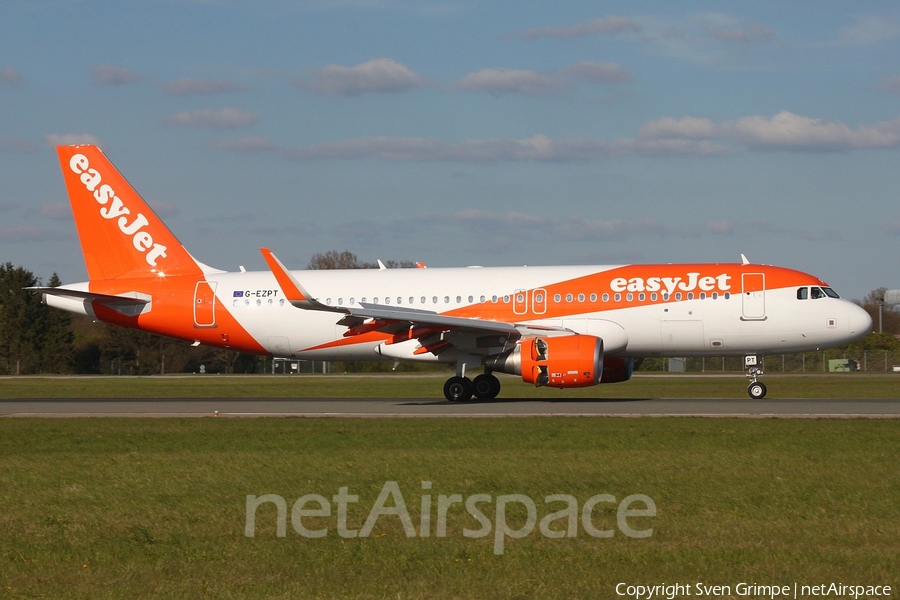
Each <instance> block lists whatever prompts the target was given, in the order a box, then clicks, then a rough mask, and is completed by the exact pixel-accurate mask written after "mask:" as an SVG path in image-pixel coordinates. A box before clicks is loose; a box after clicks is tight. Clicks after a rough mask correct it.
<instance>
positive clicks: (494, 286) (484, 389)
mask: <svg viewBox="0 0 900 600" xmlns="http://www.w3.org/2000/svg"><path fill="white" fill-rule="evenodd" d="M57 151H58V153H59V159H60V164H61V167H62V172H63V178H64V179H65V182H66V188H67V190H68V193H69V200H70V202H71V203H72V212H73V214H74V216H75V225H76V227H77V229H78V236H79V238H80V240H81V248H82V251H83V253H84V260H85V263H86V266H87V273H88V278H89V279H90V281H87V282H84V283H77V284H72V285H66V286H62V287H56V288H46V287H42V288H33V289H36V290H38V291H40V292H42V293H43V299H44V302H45V303H46V304H48V305H50V306H54V307H57V308H61V309H64V310H68V311H71V312H74V313H77V314H81V315H88V316H90V317H92V318H95V319H99V320H101V321H104V322H107V323H112V324H113V325H120V326H122V327H130V328H133V329H140V330H142V331H149V332H152V333H156V334H159V335H164V336H169V337H172V338H177V339H181V340H184V341H186V342H190V343H192V344H195V345H199V344H207V345H210V346H218V347H222V348H230V349H233V350H239V351H241V352H250V353H256V354H262V355H267V356H273V357H294V358H298V359H307V360H378V359H381V360H384V359H387V360H395V361H400V360H411V361H426V362H437V363H446V364H448V365H455V367H456V375H455V376H453V377H450V378H449V379H448V380H447V381H446V383H445V384H444V395H445V396H446V398H447V399H448V400H450V401H466V400H470V399H471V398H472V396H473V395H474V396H475V397H477V398H479V399H489V398H494V397H496V396H497V395H498V393H499V392H500V381H499V380H498V379H497V377H496V376H495V375H493V373H494V372H501V373H509V374H514V375H519V376H521V377H522V380H523V381H525V382H526V383H530V384H533V385H535V386H551V387H556V388H574V387H585V386H592V385H596V384H603V383H615V382H621V381H626V380H628V379H629V378H630V377H631V373H632V365H633V361H634V359H635V358H639V357H662V356H726V355H739V356H744V357H745V366H746V368H747V369H748V376H749V377H750V386H749V388H748V391H749V394H750V396H751V397H753V398H762V397H764V396H765V395H766V386H765V384H764V383H762V382H761V381H759V376H760V375H762V369H761V365H762V362H761V357H762V356H763V355H765V354H771V353H786V352H806V351H814V350H818V349H820V348H825V347H829V346H836V345H841V344H845V343H848V342H851V341H853V340H856V339H858V338H860V337H862V336H864V335H865V334H866V333H867V332H868V331H869V329H870V327H871V325H872V320H871V319H870V317H869V315H868V314H867V313H866V312H865V311H864V310H863V309H862V308H860V307H858V306H856V305H855V304H853V303H852V302H848V301H846V300H842V299H840V298H839V297H838V295H837V294H836V293H835V292H834V291H833V290H832V289H831V288H830V287H829V286H828V284H826V283H825V282H824V281H822V280H821V279H819V278H817V277H814V276H812V275H807V274H806V273H801V272H799V271H795V270H792V269H785V268H782V267H773V266H764V265H756V264H749V263H748V262H747V261H746V259H745V260H744V261H743V263H742V264H680V265H678V264H658V265H615V266H558V267H497V268H479V267H470V268H446V269H445V268H441V269H381V270H353V271H347V270H343V271H289V270H288V269H287V268H285V266H284V265H283V264H282V263H281V262H280V261H279V260H278V259H277V258H276V257H275V255H274V254H273V253H272V252H271V251H270V250H268V249H266V248H262V249H261V251H262V254H263V257H264V258H265V261H266V263H267V264H268V266H269V271H262V272H246V271H244V270H243V268H242V269H241V271H240V272H237V273H234V272H232V273H229V272H225V271H220V270H218V269H214V268H212V267H209V266H207V265H205V264H203V263H201V262H200V261H198V260H196V259H195V258H194V257H193V256H191V255H190V254H189V253H188V251H187V250H186V249H185V248H184V247H183V246H182V245H181V243H180V242H179V241H178V240H177V239H176V238H175V236H174V235H172V233H171V232H170V231H169V229H168V228H167V227H166V226H165V225H164V224H163V222H162V221H161V220H160V219H159V217H157V216H156V215H155V214H154V213H153V211H152V210H150V207H149V206H148V205H147V204H146V203H145V202H144V200H143V199H141V197H140V196H139V195H138V194H137V192H135V191H134V189H132V187H131V186H130V185H129V184H128V182H127V181H126V180H125V178H124V177H122V175H121V174H119V172H118V171H117V170H116V168H115V167H114V166H113V165H112V163H111V162H110V161H109V160H108V159H107V158H106V157H105V156H104V154H103V153H102V152H101V150H100V149H99V148H97V147H95V146H88V145H81V146H60V147H58V148H57ZM481 367H484V373H483V374H480V375H478V376H477V377H475V378H474V379H470V378H469V377H468V375H469V374H470V373H471V372H472V371H473V370H475V369H479V368H481Z"/></svg>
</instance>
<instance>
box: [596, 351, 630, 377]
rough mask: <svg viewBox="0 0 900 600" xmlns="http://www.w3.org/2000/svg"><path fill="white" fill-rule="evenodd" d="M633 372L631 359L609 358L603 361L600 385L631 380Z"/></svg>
mask: <svg viewBox="0 0 900 600" xmlns="http://www.w3.org/2000/svg"><path fill="white" fill-rule="evenodd" d="M633 370H634V359H633V358H609V357H606V358H604V359H603V376H602V377H600V383H619V382H621V381H628V380H629V379H631V373H632V371H633Z"/></svg>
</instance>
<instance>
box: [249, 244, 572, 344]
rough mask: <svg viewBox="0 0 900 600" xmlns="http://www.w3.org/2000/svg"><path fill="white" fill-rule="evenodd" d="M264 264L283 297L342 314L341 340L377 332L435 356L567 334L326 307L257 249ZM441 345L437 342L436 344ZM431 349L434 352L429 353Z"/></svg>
mask: <svg viewBox="0 0 900 600" xmlns="http://www.w3.org/2000/svg"><path fill="white" fill-rule="evenodd" d="M260 251H261V252H262V254H263V257H264V258H265V259H266V263H267V264H268V265H269V268H270V269H271V270H272V273H273V274H274V275H275V279H276V280H277V281H278V284H279V285H280V286H281V289H282V292H283V293H284V295H285V298H287V300H288V301H289V302H290V303H291V304H293V305H294V306H296V307H298V308H303V309H306V310H321V311H329V312H338V313H342V314H343V315H344V317H343V318H342V319H341V320H340V321H338V324H339V325H343V326H345V327H347V328H348V329H347V331H346V332H345V333H344V337H352V336H357V335H362V334H365V333H371V332H379V333H384V334H388V335H391V336H393V337H392V338H391V339H390V340H388V342H387V343H388V344H392V343H397V342H400V341H406V340H412V339H418V340H419V343H420V344H421V345H422V348H423V349H429V348H431V349H429V350H427V351H434V352H435V353H436V354H437V353H438V352H439V351H443V350H445V349H447V348H449V347H450V346H451V345H454V346H457V347H460V346H462V347H468V346H469V345H471V346H472V347H474V346H476V345H477V344H478V338H479V337H483V336H492V337H494V338H497V337H498V336H499V337H502V338H504V339H505V340H506V341H507V342H509V341H515V340H517V339H519V338H521V337H527V336H530V335H553V334H569V333H572V331H570V330H568V329H561V328H554V327H541V326H535V325H526V324H518V323H507V322H505V321H492V320H487V319H473V318H467V317H452V316H447V315H442V314H439V313H437V312H434V311H430V310H421V309H416V308H405V307H399V306H392V307H388V306H384V305H381V304H371V303H360V304H359V306H354V307H349V306H341V307H336V306H328V305H325V304H322V303H321V302H319V301H318V300H316V299H315V298H313V297H312V296H311V295H310V294H309V292H307V291H306V289H305V288H304V287H303V286H302V284H300V282H299V281H297V279H296V278H295V277H294V276H293V275H292V274H291V273H290V271H288V270H287V268H286V267H285V266H284V265H283V264H282V263H281V261H279V260H278V258H276V257H275V255H274V254H273V253H272V251H271V250H269V249H268V248H260ZM449 331H453V332H454V335H453V336H452V337H453V338H454V339H455V340H457V341H456V343H454V344H450V343H446V340H445V339H444V337H445V336H444V335H443V334H446V333H447V332H449ZM435 342H440V343H435ZM432 349H433V350H432Z"/></svg>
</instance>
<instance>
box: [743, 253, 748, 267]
mask: <svg viewBox="0 0 900 600" xmlns="http://www.w3.org/2000/svg"><path fill="white" fill-rule="evenodd" d="M741 264H742V265H749V264H750V261H749V260H747V257H746V256H744V254H743V253H741Z"/></svg>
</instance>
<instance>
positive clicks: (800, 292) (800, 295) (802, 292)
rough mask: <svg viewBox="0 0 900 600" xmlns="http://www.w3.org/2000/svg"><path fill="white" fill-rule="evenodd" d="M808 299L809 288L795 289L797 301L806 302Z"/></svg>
mask: <svg viewBox="0 0 900 600" xmlns="http://www.w3.org/2000/svg"><path fill="white" fill-rule="evenodd" d="M807 298H809V288H805V287H802V288H797V300H806V299H807Z"/></svg>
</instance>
